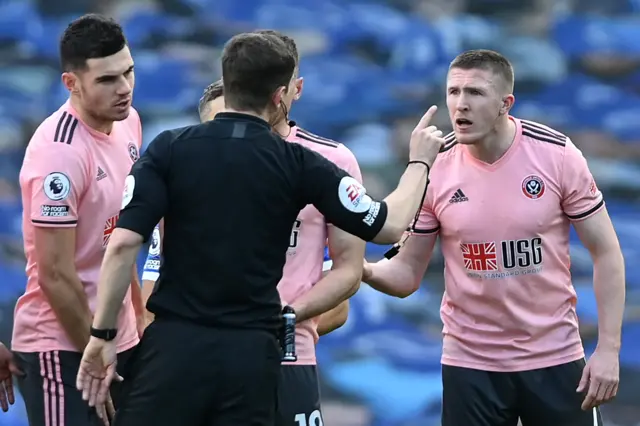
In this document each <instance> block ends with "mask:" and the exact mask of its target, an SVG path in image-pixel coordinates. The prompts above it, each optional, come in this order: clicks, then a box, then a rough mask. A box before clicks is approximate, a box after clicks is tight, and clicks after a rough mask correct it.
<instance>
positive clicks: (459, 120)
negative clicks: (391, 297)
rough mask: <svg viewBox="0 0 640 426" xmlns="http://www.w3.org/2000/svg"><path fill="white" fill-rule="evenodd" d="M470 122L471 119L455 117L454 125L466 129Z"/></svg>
mask: <svg viewBox="0 0 640 426" xmlns="http://www.w3.org/2000/svg"><path fill="white" fill-rule="evenodd" d="M472 124H473V122H472V121H471V120H467V119H466V118H456V127H458V128H460V129H466V128H467V127H469V126H471V125H472Z"/></svg>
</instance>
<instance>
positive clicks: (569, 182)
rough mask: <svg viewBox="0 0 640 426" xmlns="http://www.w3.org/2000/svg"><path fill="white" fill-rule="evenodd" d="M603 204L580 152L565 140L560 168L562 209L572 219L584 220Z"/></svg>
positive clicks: (600, 194)
mask: <svg viewBox="0 0 640 426" xmlns="http://www.w3.org/2000/svg"><path fill="white" fill-rule="evenodd" d="M603 206H604V199H603V197H602V193H601V192H600V190H599V189H598V187H597V185H596V181H595V179H594V178H593V176H592V175H591V172H590V171H589V167H588V166H587V160H586V159H585V158H584V156H583V155H582V152H580V150H579V149H578V148H576V146H575V145H574V144H573V143H572V142H571V141H570V140H567V144H566V148H565V154H564V160H563V169H562V209H563V210H564V213H565V214H566V215H567V216H568V217H569V219H570V220H572V221H577V220H584V219H586V218H588V217H589V216H591V215H593V214H594V213H596V212H597V211H599V210H600V209H601V208H602V207H603Z"/></svg>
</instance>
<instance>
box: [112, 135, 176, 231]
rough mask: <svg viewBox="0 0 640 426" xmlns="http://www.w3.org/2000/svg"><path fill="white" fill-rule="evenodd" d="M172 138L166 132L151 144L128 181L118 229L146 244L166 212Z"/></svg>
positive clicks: (132, 169) (128, 177)
mask: <svg viewBox="0 0 640 426" xmlns="http://www.w3.org/2000/svg"><path fill="white" fill-rule="evenodd" d="M172 138H173V136H172V133H171V132H168V131H165V132H163V133H160V134H159V135H158V136H157V137H156V138H155V139H154V140H153V141H151V144H150V145H149V147H148V148H147V150H146V151H145V152H144V154H142V156H141V157H140V159H139V160H138V161H137V162H136V163H135V164H134V165H133V167H132V168H131V172H130V173H129V175H128V176H127V178H126V180H125V188H124V194H123V196H122V210H121V211H120V218H119V219H118V224H117V227H118V228H124V229H129V230H131V231H133V232H135V233H137V234H140V235H142V237H143V238H144V241H145V242H146V241H147V240H148V239H149V237H150V236H151V233H152V232H153V228H154V227H155V226H156V224H157V223H158V222H159V221H160V219H161V218H162V217H163V216H164V215H165V212H166V208H167V198H168V196H167V184H166V178H167V175H168V173H167V171H168V164H169V161H170V150H171V140H172Z"/></svg>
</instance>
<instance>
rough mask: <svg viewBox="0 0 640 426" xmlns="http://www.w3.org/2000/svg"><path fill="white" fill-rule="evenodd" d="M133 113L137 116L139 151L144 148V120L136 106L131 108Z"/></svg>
mask: <svg viewBox="0 0 640 426" xmlns="http://www.w3.org/2000/svg"><path fill="white" fill-rule="evenodd" d="M131 114H133V115H134V116H135V118H136V123H137V126H136V131H137V133H138V151H140V150H141V149H142V120H140V114H138V111H137V110H135V109H134V108H131Z"/></svg>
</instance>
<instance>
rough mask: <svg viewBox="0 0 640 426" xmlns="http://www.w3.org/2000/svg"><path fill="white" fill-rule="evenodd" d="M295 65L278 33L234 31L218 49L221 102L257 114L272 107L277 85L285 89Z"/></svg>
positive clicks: (291, 54) (273, 107) (290, 53)
mask: <svg viewBox="0 0 640 426" xmlns="http://www.w3.org/2000/svg"><path fill="white" fill-rule="evenodd" d="M296 65H297V61H296V58H295V55H294V54H293V52H291V50H290V49H289V47H288V46H287V45H286V44H285V43H284V42H283V41H282V40H281V39H280V38H279V37H277V36H274V35H270V34H257V33H244V34H239V35H236V36H235V37H233V38H232V39H231V40H229V41H228V42H227V44H226V45H225V46H224V50H223V52H222V81H223V83H224V84H223V86H224V89H223V90H224V99H225V105H227V106H228V107H230V108H233V109H235V110H238V111H252V112H255V113H258V114H263V113H264V112H265V111H266V110H273V111H276V110H277V105H278V102H276V101H275V99H274V95H275V94H276V92H277V91H278V90H279V89H282V88H283V89H284V90H285V91H286V90H288V88H289V85H290V83H291V79H292V77H293V73H294V70H295V68H296Z"/></svg>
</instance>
